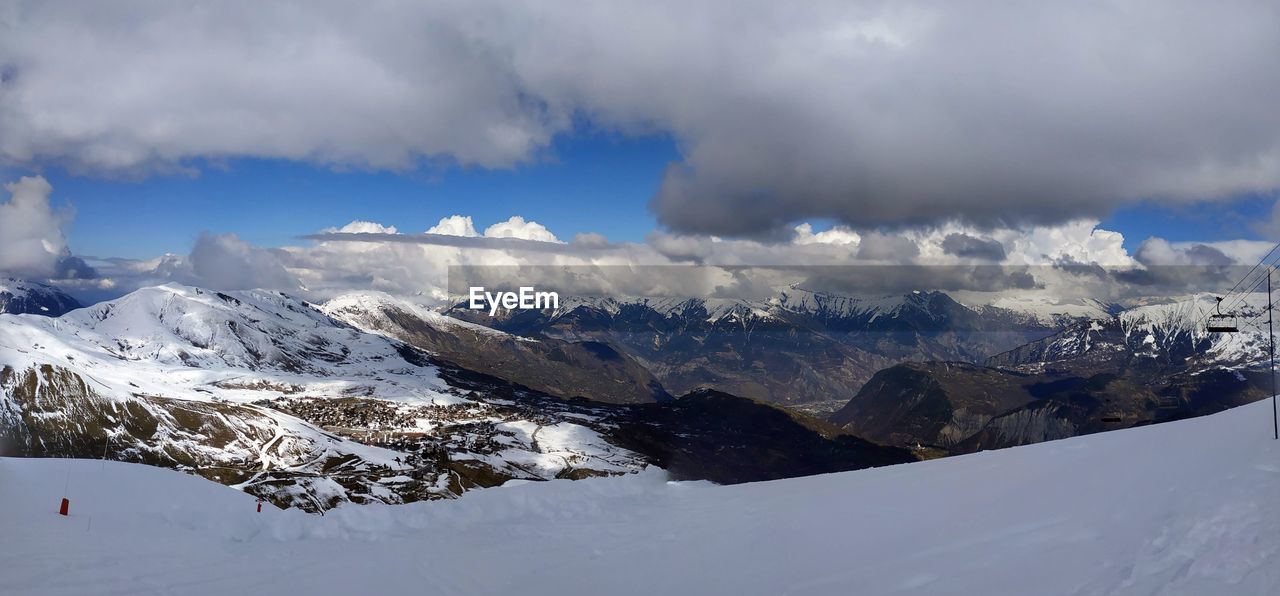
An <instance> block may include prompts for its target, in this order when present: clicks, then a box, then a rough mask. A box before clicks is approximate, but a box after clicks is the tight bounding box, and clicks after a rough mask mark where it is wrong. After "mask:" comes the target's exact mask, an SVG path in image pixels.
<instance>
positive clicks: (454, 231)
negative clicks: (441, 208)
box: [427, 215, 479, 238]
mask: <svg viewBox="0 0 1280 596" xmlns="http://www.w3.org/2000/svg"><path fill="white" fill-rule="evenodd" d="M427 233H428V234H444V235H446V236H466V237H468V238H471V237H475V236H479V234H477V233H476V226H475V224H473V223H471V216H470V215H466V216H463V215H450V216H449V217H444V218H441V219H440V223H438V224H436V225H434V226H431V228H430V229H428V230H427Z"/></svg>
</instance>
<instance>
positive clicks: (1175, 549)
mask: <svg viewBox="0 0 1280 596" xmlns="http://www.w3.org/2000/svg"><path fill="white" fill-rule="evenodd" d="M1270 418H1271V405H1270V404H1269V403H1265V402H1264V403H1256V404H1252V405H1249V406H1244V407H1241V408H1236V409H1234V410H1230V411H1228V412H1224V413H1221V414H1216V415H1213V416H1209V417H1204V418H1198V419H1193V420H1186V421H1181V422H1173V423H1166V424H1161V425H1156V426H1150V427H1142V428H1136V429H1130V430H1124V431H1115V432H1110V433H1103V434H1097V435H1090V436H1085V437H1077V438H1073V439H1065V440H1061V441H1054V442H1049V443H1042V444H1038V445H1031V446H1026V447H1017V448H1012V449H1006V450H1001V451H991V452H982V453H977V454H973V455H966V456H959V457H954V458H949V459H942V460H933V461H927V462H921V463H913V464H906V465H900V466H893V467H887V468H878V469H871V470H862V471H857V472H846V473H839V474H828V475H823V476H813V477H808V478H797V479H790V480H781V481H774V482H763V483H753V484H744V485H737V486H715V485H712V484H709V483H705V482H693V483H674V482H667V481H666V479H665V476H664V475H663V474H662V473H661V472H659V471H649V472H644V473H641V474H638V475H632V476H626V477H616V478H602V479H590V480H579V481H550V482H512V483H511V486H504V487H501V488H494V489H485V490H480V491H474V492H471V493H468V494H467V495H466V496H464V497H463V498H461V499H458V500H453V501H434V502H426V503H415V504H410V505H400V506H386V505H366V506H355V505H344V506H341V507H339V508H337V509H334V510H331V511H329V512H328V513H327V514H326V515H325V516H323V517H320V516H314V515H308V514H305V513H301V512H299V511H295V510H286V511H280V510H275V509H274V508H270V507H268V508H267V510H265V511H264V512H263V513H261V514H257V513H254V508H255V500H254V498H253V497H251V496H249V495H245V494H243V493H240V492H237V491H234V490H230V489H227V488H225V487H222V486H220V485H217V484H214V483H211V482H206V481H203V480H201V479H199V478H195V477H191V476H187V475H184V474H180V473H176V472H172V471H167V470H161V469H157V468H149V467H145V466H139V465H131V464H118V463H110V462H109V463H106V464H105V465H104V464H103V463H101V462H97V461H83V460H15V459H0V503H3V504H4V506H3V507H2V508H0V536H3V537H4V539H3V540H0V570H2V571H0V594H4V595H9V594H14V595H17V594H23V595H27V594H33V595H69V594H131V595H132V594H195V595H202V594H228V593H236V594H242V595H253V594H274V595H279V594H309V595H310V594H318V595H324V594H352V593H380V592H388V593H413V594H418V593H432V594H499V593H519V594H522V595H539V594H797V595H799V594H805V595H808V594H872V595H877V594H930V595H932V594H973V595H983V596H987V595H1003V594H1009V595H1015V594H1016V595H1026V594H1063V595H1078V596H1089V595H1101V594H1115V595H1126V596H1127V595H1153V594H1193V595H1217V594H1243V595H1251V594H1276V593H1280V565H1278V564H1277V563H1280V513H1277V512H1276V507H1277V506H1278V505H1277V497H1280V442H1277V441H1273V440H1272V439H1271V419H1270ZM530 430H532V429H530ZM548 430H550V428H549V427H548V428H545V429H544V430H543V431H542V432H540V433H539V441H540V443H541V442H542V441H543V440H549V439H550V438H551V436H550V435H547V434H546V433H547V431H548ZM68 472H70V483H69V496H70V498H71V513H72V515H71V516H70V517H69V518H62V517H59V516H58V515H56V513H55V512H56V509H57V503H58V500H59V499H60V498H61V496H62V494H63V487H64V483H65V482H66V481H67V478H68Z"/></svg>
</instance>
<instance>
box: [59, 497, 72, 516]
mask: <svg viewBox="0 0 1280 596" xmlns="http://www.w3.org/2000/svg"><path fill="white" fill-rule="evenodd" d="M70 508H71V501H69V500H67V498H66V497H63V498H62V506H61V507H59V508H58V515H66V514H67V509H70Z"/></svg>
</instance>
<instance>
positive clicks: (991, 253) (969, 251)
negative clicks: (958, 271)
mask: <svg viewBox="0 0 1280 596" xmlns="http://www.w3.org/2000/svg"><path fill="white" fill-rule="evenodd" d="M942 250H943V251H944V252H946V253H947V254H949V255H955V256H957V257H963V258H966V259H982V260H986V261H1003V260H1004V256H1005V253H1004V245H1003V244H1000V241H998V240H995V239H994V238H978V237H977V236H970V235H968V234H947V237H946V238H943V239H942Z"/></svg>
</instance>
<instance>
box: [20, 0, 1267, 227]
mask: <svg viewBox="0 0 1280 596" xmlns="http://www.w3.org/2000/svg"><path fill="white" fill-rule="evenodd" d="M1278 20H1280V4H1277V3H1274V2H1255V1H1249V0H1229V1H1228V2H1225V3H1205V2H1199V1H1194V0H1172V1H1168V0H1161V1H1157V0H1135V1H1132V2H1124V3H1108V2H1058V3H1043V2H1038V3H1010V2H995V1H983V0H978V1H974V2H946V1H915V0H906V1H895V2H888V1H875V0H868V1H861V2H812V3H806V4H805V5H804V6H803V8H802V9H799V10H798V9H797V8H796V7H795V6H793V5H789V4H785V3H777V2H764V1H756V2H747V3H741V2H738V3H714V2H702V3H688V2H674V1H657V2H622V3H589V2H539V3H510V2H497V1H487V0H479V1H476V2H467V3H450V2H414V3H409V2H405V3H398V2H374V3H365V4H360V5H358V6H357V5H354V4H350V3H345V2H337V1H328V0H310V1H307V2H302V1H294V2H287V1H286V2H273V3H271V4H270V5H267V6H259V5H254V6H253V7H252V10H250V9H249V6H248V5H246V4H240V3H234V2H221V3H212V4H190V3H164V2H161V3H110V4H107V3H100V2H91V1H88V0H85V1H82V2H75V1H71V2H20V3H18V4H15V5H11V6H10V9H9V10H8V11H6V12H4V13H3V14H2V15H0V28H3V29H0V33H2V34H0V73H4V74H3V76H0V79H2V81H0V159H3V160H5V161H8V162H11V163H17V164H20V165H38V164H42V163H47V162H58V163H60V164H65V165H66V166H68V167H70V168H72V169H76V170H87V171H94V172H108V173H117V172H137V171H142V172H149V171H155V170H165V169H173V168H189V167H191V165H192V163H200V161H199V160H201V159H210V160H221V159H225V158H233V157H237V156H253V157H265V158H279V159H289V160H305V161H310V162H315V163H322V164H333V165H335V166H340V167H349V166H354V167H365V168H379V169H382V168H390V169H397V168H413V167H419V166H422V165H423V164H429V165H432V166H434V165H436V164H460V165H464V166H471V165H476V166H481V167H490V168H505V167H511V166H514V165H518V164H521V163H524V162H528V161H531V160H537V159H541V158H542V157H543V156H544V155H545V153H546V151H547V150H548V148H549V146H550V141H551V139H552V138H554V137H555V135H557V134H561V133H565V132H566V131H570V130H572V128H573V122H574V121H575V116H577V115H584V116H586V117H587V118H588V119H589V120H590V121H591V122H592V124H593V125H594V126H598V127H601V128H605V129H609V130H615V131H621V132H622V133H624V134H628V133H653V132H661V133H667V134H670V135H672V136H673V137H674V138H675V139H676V140H677V141H678V143H679V146H680V149H681V153H682V155H681V158H680V160H679V162H678V163H675V164H673V165H672V166H671V167H670V168H669V169H668V170H667V171H666V173H665V174H664V175H663V176H662V180H661V186H660V188H659V190H658V191H657V193H656V195H655V196H654V198H653V200H652V203H651V208H652V209H653V211H654V213H655V214H656V215H657V217H658V220H659V222H660V223H662V224H663V225H665V226H667V227H668V228H670V229H671V230H672V231H675V232H680V233H685V234H716V235H725V236H729V235H738V236H752V237H761V236H762V235H768V234H773V235H774V237H776V235H777V234H779V230H780V229H782V228H784V227H785V226H786V224H788V223H791V222H795V221H798V220H804V219H811V218H829V219H832V220H835V221H838V222H843V223H846V224H849V225H851V226H854V227H856V228H858V229H870V228H881V227H883V226H899V225H912V224H931V223H936V222H939V221H944V220H952V219H960V220H966V221H968V222H970V223H974V224H978V225H981V226H989V225H1021V224H1026V223H1054V222H1060V221H1063V220H1066V219H1070V218H1075V217H1080V216H1090V215H1100V214H1104V213H1106V212H1108V211H1109V210H1110V209H1111V208H1112V207H1114V206H1115V205H1116V204H1117V203H1119V202H1122V201H1126V200H1134V199H1151V200H1157V201H1188V200H1201V199H1213V198H1221V197H1229V196H1233V195H1236V194H1238V193H1244V192H1251V191H1261V190H1268V189H1275V188H1277V187H1280V118H1275V117H1274V100H1273V99H1274V98H1275V97H1277V96H1280V69H1277V68H1275V65H1274V57H1275V56H1277V55H1280V35H1277V34H1276V28H1275V23H1276V22H1277V21H1278ZM621 23H625V26H620V24H621ZM104 89H111V90H118V91H119V92H103V90H104Z"/></svg>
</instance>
